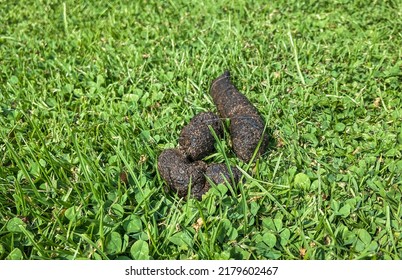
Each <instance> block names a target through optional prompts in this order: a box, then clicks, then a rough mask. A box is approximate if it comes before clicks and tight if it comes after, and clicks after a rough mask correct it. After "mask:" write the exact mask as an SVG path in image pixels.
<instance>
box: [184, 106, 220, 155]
mask: <svg viewBox="0 0 402 280" xmlns="http://www.w3.org/2000/svg"><path fill="white" fill-rule="evenodd" d="M209 126H211V128H212V129H213V130H214V131H215V133H216V135H217V136H218V137H222V134H223V126H222V123H221V121H220V119H219V117H218V116H217V115H216V114H214V113H212V112H207V113H200V114H198V115H196V116H195V117H193V119H192V120H191V121H190V123H189V124H188V125H186V126H185V127H184V128H183V129H182V131H181V133H180V137H179V144H180V149H181V151H182V152H183V153H184V155H186V156H187V157H188V158H189V160H191V161H195V160H200V159H202V158H204V157H206V156H207V155H209V154H211V153H212V152H213V151H214V150H215V146H214V143H215V138H214V136H213V135H212V133H211V131H210V129H209Z"/></svg>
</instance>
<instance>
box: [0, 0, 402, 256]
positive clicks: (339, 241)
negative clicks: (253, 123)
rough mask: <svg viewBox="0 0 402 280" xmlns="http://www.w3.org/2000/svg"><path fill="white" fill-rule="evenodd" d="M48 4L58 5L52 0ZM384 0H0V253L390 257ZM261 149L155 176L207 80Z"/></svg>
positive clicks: (393, 190) (393, 111)
mask: <svg viewBox="0 0 402 280" xmlns="http://www.w3.org/2000/svg"><path fill="white" fill-rule="evenodd" d="M53 2H57V3H53ZM401 32H402V4H401V2H400V1H378V2H377V1H375V2H374V3H373V2H372V1H344V0H338V1H262V0H260V1H245V0H242V1H232V0H215V1H210V0H208V1H185V0H178V1H154V0H148V1H145V0H144V1H124V0H121V1H84V2H82V3H81V2H80V1H69V0H68V1H65V2H61V1H39V0H37V1H1V2H0V259H401V258H402V235H401V234H402V202H401V200H402V156H401V153H402V123H401V121H402V101H401V93H402V87H401V84H402V48H401V46H402V33H401ZM226 69H228V70H230V71H231V74H232V79H233V83H234V84H235V85H236V86H237V87H238V88H239V90H240V91H241V92H243V93H244V94H245V95H246V96H247V97H248V98H249V99H250V101H251V102H252V103H253V104H254V105H255V106H256V107H257V108H258V110H259V111H260V113H261V115H262V116H263V118H264V120H265V121H266V123H267V128H268V129H267V130H268V132H269V136H270V146H269V149H268V151H267V152H266V153H265V154H264V155H263V156H262V157H260V158H259V159H258V160H257V161H256V162H253V163H245V162H242V161H240V160H239V159H237V158H236V157H235V156H234V154H233V152H232V150H231V149H230V141H229V140H228V137H225V138H224V139H222V140H221V141H220V142H218V143H217V145H216V146H217V151H216V152H215V153H214V154H213V155H211V156H209V157H207V158H206V159H205V160H206V161H207V162H230V163H231V164H233V165H237V166H238V167H239V168H240V169H241V170H242V171H243V175H244V182H243V183H240V184H238V185H237V186H233V188H232V190H230V187H229V186H225V185H218V186H215V187H213V188H212V189H211V190H210V191H209V192H208V193H207V194H206V195H204V197H203V199H202V200H201V201H198V200H194V199H189V200H185V199H180V198H178V197H177V196H176V195H175V194H173V193H167V192H165V190H164V189H165V188H166V183H165V182H164V181H163V180H162V178H161V177H160V175H159V173H158V171H157V157H158V156H159V154H160V153H161V152H162V151H163V150H164V149H167V148H173V147H177V145H178V135H179V133H180V131H181V129H182V128H183V126H184V125H186V124H187V123H188V122H189V121H190V120H191V118H192V117H193V116H194V115H196V114H197V113H200V112H206V111H215V112H216V108H215V106H214V105H213V103H212V98H211V97H210V95H209V87H210V84H211V82H212V80H213V79H215V78H216V77H218V76H219V75H221V74H222V73H223V71H224V70H226Z"/></svg>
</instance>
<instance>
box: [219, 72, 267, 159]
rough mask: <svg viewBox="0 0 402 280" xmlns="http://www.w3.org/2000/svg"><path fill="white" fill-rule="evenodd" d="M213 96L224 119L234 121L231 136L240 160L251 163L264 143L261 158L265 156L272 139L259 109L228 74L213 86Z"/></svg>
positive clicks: (260, 152) (259, 152)
mask: <svg viewBox="0 0 402 280" xmlns="http://www.w3.org/2000/svg"><path fill="white" fill-rule="evenodd" d="M211 96H212V99H213V101H214V103H215V105H216V107H217V109H218V113H219V115H220V116H221V117H222V118H229V119H230V128H229V130H230V135H231V139H232V145H233V150H234V152H235V153H236V155H237V157H238V158H240V159H241V160H243V161H245V162H248V161H250V160H251V158H252V157H253V154H254V152H255V151H256V149H257V147H258V145H259V143H260V141H261V144H260V146H259V149H258V151H257V155H261V154H263V153H264V152H265V150H266V147H267V145H268V136H267V134H266V133H264V127H265V125H264V121H263V119H262V118H261V116H260V114H259V113H258V111H257V108H255V107H254V106H253V104H251V103H250V101H249V100H248V99H247V97H245V96H244V95H243V94H242V93H240V92H239V91H238V90H237V88H236V87H235V86H234V85H233V84H232V82H231V79H230V73H229V72H228V71H226V72H224V73H223V74H222V75H221V76H219V77H218V78H216V79H215V80H214V81H213V82H212V84H211Z"/></svg>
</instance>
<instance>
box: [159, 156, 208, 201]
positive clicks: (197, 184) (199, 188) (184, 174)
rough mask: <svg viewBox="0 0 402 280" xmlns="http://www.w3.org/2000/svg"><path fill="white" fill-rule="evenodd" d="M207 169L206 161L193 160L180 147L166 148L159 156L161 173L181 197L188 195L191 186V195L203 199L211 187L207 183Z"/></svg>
mask: <svg viewBox="0 0 402 280" xmlns="http://www.w3.org/2000/svg"><path fill="white" fill-rule="evenodd" d="M206 169H207V164H206V163H205V162H203V161H194V162H191V161H189V160H188V159H187V158H186V156H185V155H184V154H183V153H181V151H180V150H178V149H167V150H164V151H163V152H162V153H161V154H160V155H159V158H158V170H159V173H160V174H161V176H162V178H163V179H164V180H165V181H166V182H167V184H168V186H169V188H170V189H171V190H172V191H174V192H176V193H177V195H178V196H179V197H186V196H187V194H188V190H189V188H190V189H191V196H192V197H195V198H197V199H201V197H202V195H203V194H204V193H206V192H207V191H208V189H209V186H208V185H206V184H205V182H206V179H205V175H204V174H205V171H206Z"/></svg>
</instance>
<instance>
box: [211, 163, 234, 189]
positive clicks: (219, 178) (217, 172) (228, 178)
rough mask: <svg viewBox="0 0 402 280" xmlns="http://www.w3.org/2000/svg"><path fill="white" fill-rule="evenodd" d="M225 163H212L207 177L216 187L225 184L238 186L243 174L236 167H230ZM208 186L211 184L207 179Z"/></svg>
mask: <svg viewBox="0 0 402 280" xmlns="http://www.w3.org/2000/svg"><path fill="white" fill-rule="evenodd" d="M230 169H231V170H229V168H228V167H227V166H226V164H224V163H212V164H210V165H208V167H207V170H206V171H205V176H206V177H207V178H209V179H210V180H211V181H212V182H213V183H214V184H215V185H218V184H225V183H226V182H228V183H230V184H232V183H234V184H237V183H238V182H239V181H240V177H241V173H240V170H239V169H237V168H236V167H230ZM232 175H233V182H232ZM207 184H209V182H208V179H207Z"/></svg>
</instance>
